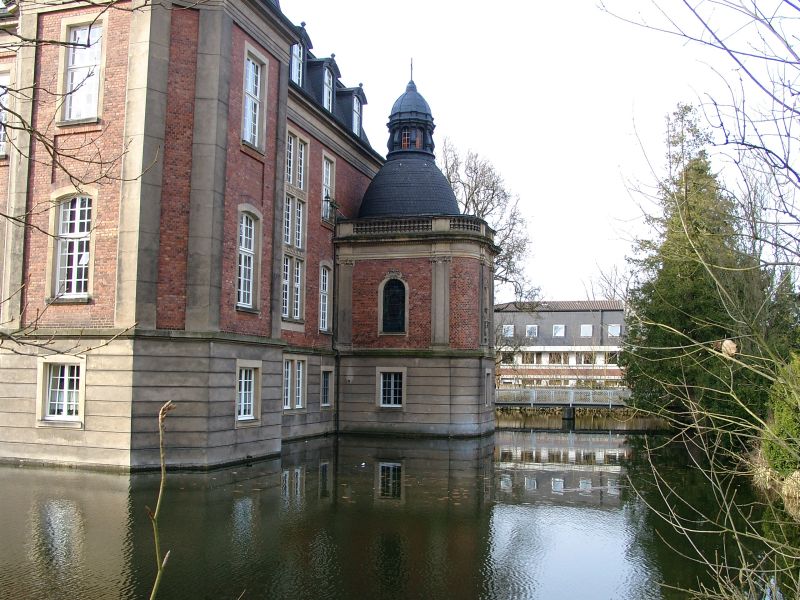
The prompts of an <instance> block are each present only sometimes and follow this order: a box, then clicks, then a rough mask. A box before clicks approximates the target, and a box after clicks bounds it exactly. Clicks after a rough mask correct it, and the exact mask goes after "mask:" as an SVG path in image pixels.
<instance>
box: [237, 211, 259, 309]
mask: <svg viewBox="0 0 800 600" xmlns="http://www.w3.org/2000/svg"><path fill="white" fill-rule="evenodd" d="M255 254H256V221H255V219H254V218H253V216H252V215H250V214H248V213H244V212H243V213H241V214H240V216H239V261H238V263H239V264H238V274H237V280H236V304H237V306H242V307H245V308H254V302H253V280H254V277H255V266H256V264H255V262H256V261H255Z"/></svg>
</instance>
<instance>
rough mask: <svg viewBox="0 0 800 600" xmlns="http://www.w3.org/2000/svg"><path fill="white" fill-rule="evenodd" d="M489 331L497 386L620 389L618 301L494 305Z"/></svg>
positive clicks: (621, 309)
mask: <svg viewBox="0 0 800 600" xmlns="http://www.w3.org/2000/svg"><path fill="white" fill-rule="evenodd" d="M495 327H496V332H497V334H496V346H497V352H498V357H497V358H498V368H497V380H498V387H500V388H519V387H540V386H544V387H581V388H590V389H592V388H593V389H597V388H617V387H622V386H623V382H622V370H621V369H620V367H619V352H620V350H621V344H622V336H623V335H624V333H625V322H624V305H623V303H622V302H620V301H617V300H583V301H581V300H578V301H543V302H538V303H533V304H531V303H520V302H509V303H506V304H498V305H496V306H495Z"/></svg>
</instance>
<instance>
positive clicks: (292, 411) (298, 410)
mask: <svg viewBox="0 0 800 600" xmlns="http://www.w3.org/2000/svg"><path fill="white" fill-rule="evenodd" d="M307 412H308V409H307V408H306V407H305V406H296V407H294V408H285V407H284V409H283V414H285V415H304V414H306V413H307Z"/></svg>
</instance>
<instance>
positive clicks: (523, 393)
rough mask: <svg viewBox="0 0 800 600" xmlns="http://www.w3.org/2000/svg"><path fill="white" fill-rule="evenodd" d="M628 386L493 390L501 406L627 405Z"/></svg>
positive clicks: (496, 402) (496, 401)
mask: <svg viewBox="0 0 800 600" xmlns="http://www.w3.org/2000/svg"><path fill="white" fill-rule="evenodd" d="M630 397H631V391H630V390H629V389H628V388H615V389H607V390H593V389H587V388H575V387H559V388H556V387H552V388H548V387H539V388H506V389H504V388H500V389H498V390H495V404H497V405H498V406H502V405H503V404H508V405H516V406H519V405H522V404H528V405H530V406H608V407H612V406H627V400H628V399H629V398H630Z"/></svg>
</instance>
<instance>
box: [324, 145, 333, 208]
mask: <svg viewBox="0 0 800 600" xmlns="http://www.w3.org/2000/svg"><path fill="white" fill-rule="evenodd" d="M322 218H323V219H325V220H326V221H332V220H333V161H332V160H331V159H329V158H327V157H324V158H323V159H322Z"/></svg>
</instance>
